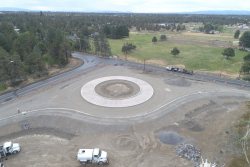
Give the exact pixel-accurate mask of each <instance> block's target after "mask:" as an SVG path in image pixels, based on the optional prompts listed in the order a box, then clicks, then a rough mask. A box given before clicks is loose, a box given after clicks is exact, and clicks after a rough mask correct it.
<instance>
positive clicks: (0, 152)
mask: <svg viewBox="0 0 250 167" xmlns="http://www.w3.org/2000/svg"><path fill="white" fill-rule="evenodd" d="M20 151H21V149H20V146H19V143H12V142H11V141H8V142H6V143H4V144H3V145H0V158H2V157H5V156H7V155H9V154H17V153H18V152H20Z"/></svg>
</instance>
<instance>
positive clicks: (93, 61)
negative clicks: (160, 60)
mask: <svg viewBox="0 0 250 167" xmlns="http://www.w3.org/2000/svg"><path fill="white" fill-rule="evenodd" d="M72 55H73V57H77V58H80V59H82V60H83V61H84V64H83V65H82V66H80V67H78V68H76V69H74V70H71V71H68V72H65V73H61V74H59V75H56V76H53V77H50V78H47V79H44V80H41V81H38V82H35V83H33V84H29V85H27V86H23V87H20V88H17V89H14V90H12V91H9V92H6V93H3V94H1V95H0V105H3V104H5V103H8V102H10V101H13V100H15V99H18V98H19V97H23V96H26V95H28V94H31V93H34V92H36V91H37V90H41V89H44V88H46V87H50V86H53V85H54V84H56V83H59V82H62V81H66V80H68V79H70V78H73V77H77V76H78V75H81V74H83V73H87V72H89V71H90V70H94V69H95V68H98V67H99V66H101V65H115V66H116V65H118V66H119V65H121V66H130V67H135V68H139V67H140V68H141V69H142V68H143V65H142V64H139V63H132V62H127V61H123V60H115V59H107V58H102V57H97V56H93V55H88V54H84V53H73V54H72ZM102 63H103V64H102ZM145 68H146V70H150V71H159V72H168V73H171V72H170V71H166V70H165V68H162V67H155V66H150V65H146V66H145ZM172 74H173V75H178V76H182V77H186V78H190V79H197V80H203V81H208V82H214V81H215V82H216V83H219V84H225V83H226V84H227V85H230V86H234V87H237V88H242V86H243V85H244V88H242V89H250V83H248V82H245V81H239V80H238V81H236V80H229V79H224V78H219V77H213V76H207V75H201V74H193V75H188V74H184V76H183V74H182V73H178V72H172Z"/></svg>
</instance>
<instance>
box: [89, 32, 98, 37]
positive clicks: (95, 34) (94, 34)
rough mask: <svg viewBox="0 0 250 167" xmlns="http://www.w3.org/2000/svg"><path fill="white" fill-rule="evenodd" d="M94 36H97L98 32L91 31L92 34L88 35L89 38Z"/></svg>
mask: <svg viewBox="0 0 250 167" xmlns="http://www.w3.org/2000/svg"><path fill="white" fill-rule="evenodd" d="M95 36H99V33H98V32H95V33H93V34H91V35H90V37H91V38H94V37H95Z"/></svg>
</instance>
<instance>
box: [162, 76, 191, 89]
mask: <svg viewBox="0 0 250 167" xmlns="http://www.w3.org/2000/svg"><path fill="white" fill-rule="evenodd" d="M164 83H165V84H167V85H173V86H180V87H189V86H191V83H190V82H189V81H187V80H185V79H183V78H179V77H178V78H174V79H165V80H164Z"/></svg>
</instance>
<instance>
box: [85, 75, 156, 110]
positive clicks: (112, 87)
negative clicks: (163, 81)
mask: <svg viewBox="0 0 250 167" xmlns="http://www.w3.org/2000/svg"><path fill="white" fill-rule="evenodd" d="M153 94H154V89H153V88H152V86H151V85H150V84H148V83H147V82H145V81H143V80H140V79H137V78H132V77H127V76H108V77H102V78H98V79H94V80H92V81H90V82H88V83H86V84H85V85H84V86H83V87H82V88H81V95H82V97H83V98H84V99H85V100H86V101H88V102H89V103H92V104H95V105H98V106H102V107H113V108H114V107H115V108H119V107H130V106H135V105H138V104H142V103H144V102H146V101H147V100H149V99H150V98H151V97H152V96H153Z"/></svg>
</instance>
